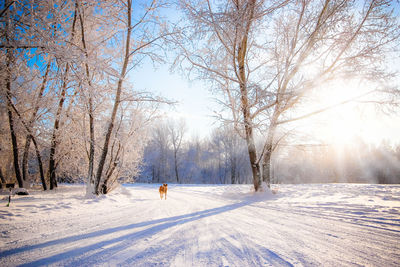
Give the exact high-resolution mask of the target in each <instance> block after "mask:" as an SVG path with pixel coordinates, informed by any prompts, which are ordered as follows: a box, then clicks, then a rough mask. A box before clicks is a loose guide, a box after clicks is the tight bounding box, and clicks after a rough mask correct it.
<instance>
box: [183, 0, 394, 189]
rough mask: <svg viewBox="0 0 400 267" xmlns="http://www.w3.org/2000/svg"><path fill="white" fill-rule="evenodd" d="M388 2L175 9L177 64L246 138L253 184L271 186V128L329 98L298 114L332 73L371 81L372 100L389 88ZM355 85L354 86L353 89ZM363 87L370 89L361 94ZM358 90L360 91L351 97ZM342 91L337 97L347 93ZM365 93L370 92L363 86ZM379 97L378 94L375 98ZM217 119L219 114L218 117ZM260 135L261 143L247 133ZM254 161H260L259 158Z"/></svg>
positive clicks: (332, 0) (331, 0)
mask: <svg viewBox="0 0 400 267" xmlns="http://www.w3.org/2000/svg"><path fill="white" fill-rule="evenodd" d="M393 4H394V3H393V2H392V1H376V0H370V1H365V2H363V3H361V2H360V1H336V0H325V1H309V0H302V1H283V0H281V1H262V0H252V1H240V0H235V1H228V2H226V1H196V0H193V1H192V0H182V1H180V2H179V7H180V8H181V10H182V11H183V12H184V16H185V20H184V22H183V26H182V31H181V33H182V34H181V35H180V38H177V39H176V44H177V46H178V48H179V56H178V58H177V64H180V66H181V67H182V69H184V70H186V71H187V72H188V73H189V76H190V75H191V74H192V75H194V76H195V77H197V78H201V79H205V80H207V81H210V83H211V86H212V88H213V90H214V91H215V92H219V93H220V95H221V98H220V102H221V104H222V105H223V107H225V108H226V109H227V110H229V111H231V115H230V116H229V118H227V120H230V121H231V122H233V123H234V124H235V125H236V129H237V130H238V132H239V133H241V134H242V136H243V137H244V138H245V140H246V142H247V146H248V155H249V159H250V164H251V167H252V173H253V183H254V187H255V190H256V191H258V190H259V189H260V185H261V182H262V181H264V182H265V183H266V184H267V185H269V184H270V173H271V158H272V153H273V151H274V150H275V149H276V147H277V145H278V143H279V141H281V140H282V139H283V138H284V137H285V134H282V135H280V134H279V133H278V128H281V131H284V128H282V126H283V125H284V124H288V123H290V122H294V121H297V120H300V119H304V118H307V117H310V116H312V115H314V114H317V113H320V112H323V111H325V110H327V109H330V108H333V106H336V105H333V106H329V107H327V106H324V107H319V108H316V109H315V110H311V111H309V112H306V113H304V115H298V116H296V114H298V113H299V110H301V109H300V107H303V108H304V107H305V106H307V105H308V104H307V101H306V100H308V98H309V96H310V95H311V94H312V93H313V92H315V91H317V90H318V89H320V88H321V84H323V85H325V86H326V85H327V84H329V83H330V82H332V81H334V80H337V79H347V80H353V81H354V80H362V81H364V82H365V81H367V80H369V81H373V83H371V85H374V86H375V87H374V88H372V90H371V91H374V92H378V93H380V94H378V95H377V94H375V95H374V97H375V100H376V99H380V100H382V99H385V100H388V99H389V101H384V100H383V101H382V102H385V103H387V102H391V100H392V98H391V97H389V98H388V97H386V96H383V97H382V93H383V94H387V93H389V94H392V95H393V94H397V93H398V91H397V90H392V89H393V88H389V87H388V86H387V85H388V83H387V81H388V80H389V79H390V78H391V77H392V75H393V73H392V72H391V70H390V68H388V64H387V63H388V59H389V58H390V57H391V56H396V53H394V52H395V51H396V50H395V48H396V45H397V44H398V40H399V22H398V20H397V19H396V17H395V15H394V14H393ZM355 89H359V88H355ZM368 93H369V92H368ZM366 94H367V93H365V92H362V91H361V92H359V94H358V98H359V97H361V96H365V95H366ZM354 95H357V94H356V93H354V92H352V93H351V94H350V93H349V94H348V95H347V96H344V100H343V101H342V102H340V103H337V105H339V104H343V103H345V102H348V101H351V100H354V99H355V98H357V97H354ZM369 95H372V94H369ZM377 102H379V100H378V101H377ZM221 117H224V118H226V116H223V114H222V115H221ZM257 130H259V132H258V133H259V134H260V135H262V136H264V139H265V142H264V145H263V146H262V149H261V151H257V150H256V145H255V141H254V135H255V133H256V131H257ZM260 162H262V165H261V166H260Z"/></svg>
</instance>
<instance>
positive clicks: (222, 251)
mask: <svg viewBox="0 0 400 267" xmlns="http://www.w3.org/2000/svg"><path fill="white" fill-rule="evenodd" d="M274 189H277V190H278V193H277V194H276V195H272V194H270V195H268V194H263V195H260V194H257V195H254V194H253V193H251V192H250V190H251V186H249V185H240V186H235V185H228V186H201V185H193V186H190V185H187V186H184V185H170V186H169V189H168V199H167V201H165V200H163V201H161V200H160V198H159V195H158V190H157V185H143V184H138V185H133V186H128V187H124V188H120V189H118V190H117V192H114V193H113V194H111V195H110V196H107V197H102V198H100V199H85V198H83V191H84V188H83V187H81V186H65V187H61V188H60V189H58V190H59V191H58V192H57V193H51V192H46V193H43V192H34V193H33V194H32V195H30V196H24V197H22V196H18V197H17V196H16V197H15V198H14V200H13V202H12V203H11V204H12V205H11V207H9V208H7V207H5V204H6V200H4V199H3V197H2V200H1V202H0V204H1V207H0V234H1V237H0V266H16V265H22V266H40V265H54V266H338V265H340V266H347V265H350V266H351V265H369V266H398V264H399V262H400V186H399V185H391V186H383V185H354V184H353V185H351V184H350V185H346V184H328V185H278V186H275V187H274Z"/></svg>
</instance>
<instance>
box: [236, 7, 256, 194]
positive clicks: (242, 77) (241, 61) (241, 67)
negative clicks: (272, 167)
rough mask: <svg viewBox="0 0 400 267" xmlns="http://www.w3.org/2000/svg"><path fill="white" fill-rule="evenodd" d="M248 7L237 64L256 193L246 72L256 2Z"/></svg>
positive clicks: (254, 160)
mask: <svg viewBox="0 0 400 267" xmlns="http://www.w3.org/2000/svg"><path fill="white" fill-rule="evenodd" d="M248 5H249V8H250V13H249V17H248V18H247V20H246V25H245V26H246V27H245V28H244V32H243V37H242V38H241V41H240V42H239V44H238V49H237V63H238V78H239V82H240V84H239V87H240V93H241V97H240V100H241V108H242V114H243V122H244V128H245V134H246V143H247V150H248V153H249V160H250V166H251V171H252V174H253V184H254V189H255V191H259V189H260V186H261V176H260V166H259V164H258V162H257V151H256V146H255V143H254V136H253V123H252V120H251V116H250V106H249V99H248V91H247V77H246V70H245V63H246V54H247V41H248V39H247V38H248V34H249V31H250V25H251V23H252V20H253V15H254V8H255V1H254V0H252V1H250V2H249V3H248ZM240 26H241V25H240ZM238 27H239V25H238Z"/></svg>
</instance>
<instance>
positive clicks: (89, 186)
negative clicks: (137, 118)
mask: <svg viewBox="0 0 400 267" xmlns="http://www.w3.org/2000/svg"><path fill="white" fill-rule="evenodd" d="M75 8H76V10H78V11H79V21H80V24H81V41H82V46H83V50H84V52H85V57H86V60H87V59H88V58H89V56H88V52H87V48H86V41H85V25H84V21H83V16H84V14H83V12H84V11H83V10H82V9H81V6H80V2H79V0H77V1H76V2H75ZM85 70H86V79H87V82H88V85H89V101H88V102H89V103H88V116H89V135H90V141H89V168H88V177H87V188H86V194H89V193H91V192H92V191H93V188H94V177H93V168H94V153H95V139H94V110H93V98H92V93H91V92H92V88H91V87H92V82H91V78H90V71H89V65H88V63H87V61H86V62H85Z"/></svg>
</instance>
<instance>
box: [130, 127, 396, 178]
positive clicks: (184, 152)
mask: <svg viewBox="0 0 400 267" xmlns="http://www.w3.org/2000/svg"><path fill="white" fill-rule="evenodd" d="M179 129H180V130H179ZM182 129H184V128H183V127H182V126H181V127H179V125H177V124H176V123H174V122H165V123H160V124H157V126H156V127H155V128H154V129H153V131H152V133H153V135H152V136H151V137H150V138H151V139H150V141H149V143H148V144H147V146H146V147H145V150H144V157H143V164H142V166H141V172H140V174H139V175H138V176H137V177H135V181H136V182H145V183H163V182H170V183H205V184H245V183H252V176H251V169H250V163H249V159H248V156H247V154H246V153H245V151H246V150H247V147H246V142H245V141H244V140H243V138H241V137H240V136H239V135H238V134H236V133H235V131H234V130H233V129H231V128H230V127H225V128H219V129H215V130H214V131H213V132H212V134H211V136H210V137H208V138H203V139H200V138H192V139H190V140H188V141H182V142H181V144H180V146H179V148H178V146H177V145H176V144H175V145H174V140H175V141H176V140H179V138H180V136H181V135H184V130H183V131H182ZM177 148H178V149H177ZM271 176H272V180H271V182H272V183H345V182H350V183H380V184H387V183H388V184H398V183H400V145H399V144H397V145H395V146H393V145H391V144H389V143H388V142H382V143H380V144H377V145H376V144H366V143H364V142H363V141H362V139H358V140H354V142H352V143H351V144H349V145H333V144H319V145H304V144H301V145H296V144H293V145H290V146H285V145H282V146H278V148H277V151H276V153H275V156H274V158H273V159H272V169H271Z"/></svg>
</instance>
